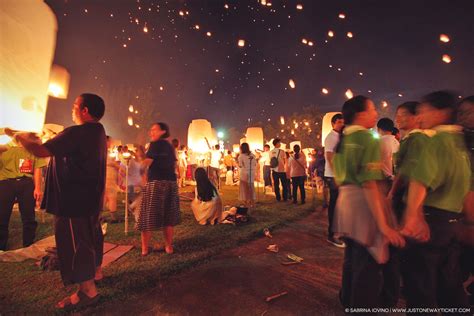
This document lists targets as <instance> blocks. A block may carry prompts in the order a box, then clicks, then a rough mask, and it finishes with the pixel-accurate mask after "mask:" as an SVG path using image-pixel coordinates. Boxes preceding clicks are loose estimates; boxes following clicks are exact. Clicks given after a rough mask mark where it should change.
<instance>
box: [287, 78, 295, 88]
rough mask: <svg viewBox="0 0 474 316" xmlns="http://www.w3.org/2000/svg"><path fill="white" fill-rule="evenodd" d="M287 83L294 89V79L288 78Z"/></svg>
mask: <svg viewBox="0 0 474 316" xmlns="http://www.w3.org/2000/svg"><path fill="white" fill-rule="evenodd" d="M288 84H289V85H290V88H291V89H294V88H295V87H296V85H295V81H294V80H293V79H290V80H288Z"/></svg>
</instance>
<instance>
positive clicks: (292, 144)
mask: <svg viewBox="0 0 474 316" xmlns="http://www.w3.org/2000/svg"><path fill="white" fill-rule="evenodd" d="M295 145H298V146H300V149H301V142H300V141H299V140H297V141H294V142H291V143H290V150H291V151H293V148H294V147H295Z"/></svg>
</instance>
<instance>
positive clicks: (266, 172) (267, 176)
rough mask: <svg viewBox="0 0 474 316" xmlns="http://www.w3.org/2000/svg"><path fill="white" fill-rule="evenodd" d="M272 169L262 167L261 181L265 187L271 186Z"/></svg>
mask: <svg viewBox="0 0 474 316" xmlns="http://www.w3.org/2000/svg"><path fill="white" fill-rule="evenodd" d="M271 174H272V169H271V167H270V166H263V181H264V183H265V186H266V187H267V186H272V176H271Z"/></svg>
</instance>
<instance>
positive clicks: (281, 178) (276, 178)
mask: <svg viewBox="0 0 474 316" xmlns="http://www.w3.org/2000/svg"><path fill="white" fill-rule="evenodd" d="M272 177H273V185H274V186H275V196H276V199H277V201H280V200H281V194H280V183H281V186H282V187H283V201H287V200H288V185H287V179H286V173H285V172H275V171H273V172H272Z"/></svg>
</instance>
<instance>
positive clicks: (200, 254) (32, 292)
mask: <svg viewBox="0 0 474 316" xmlns="http://www.w3.org/2000/svg"><path fill="white" fill-rule="evenodd" d="M191 190H193V188H192V187H188V188H187V191H191ZM221 192H222V199H223V202H224V205H238V201H237V196H238V188H237V187H224V188H223V189H222V191H221ZM307 196H308V197H307V204H305V205H293V204H291V203H287V202H276V201H275V198H274V197H272V196H268V195H267V196H263V195H262V194H260V201H259V202H258V203H257V206H256V207H255V208H254V209H253V210H252V211H251V221H250V222H249V223H247V224H245V225H242V226H233V225H216V226H200V225H198V224H197V222H196V221H195V219H194V216H193V214H192V211H191V209H190V202H182V204H181V210H182V223H181V224H180V225H178V226H176V228H175V238H174V248H175V253H174V254H172V255H167V254H165V253H156V252H154V253H152V254H150V255H149V256H147V257H141V256H140V234H139V232H137V231H133V230H132V232H130V233H129V234H128V235H125V234H124V232H123V223H122V224H113V225H111V224H109V225H108V230H107V235H106V236H105V241H107V242H111V243H117V244H122V245H133V246H135V248H134V249H132V250H131V251H130V252H129V253H127V254H126V255H125V256H123V257H122V258H120V259H119V260H117V261H116V262H113V263H112V264H111V265H109V266H108V267H106V268H105V269H104V275H105V278H104V280H103V281H102V282H101V283H100V284H99V291H100V293H101V301H100V302H99V304H101V303H105V302H108V303H113V302H114V301H120V300H122V299H125V298H127V299H130V298H133V297H135V296H138V295H140V294H142V293H143V292H144V291H146V290H147V289H150V288H153V287H154V286H156V284H157V281H159V280H160V279H163V278H166V277H167V276H170V275H172V274H176V273H179V272H180V271H183V270H184V269H187V268H190V267H193V266H195V265H196V264H199V263H202V262H205V261H207V260H212V257H213V256H214V255H216V254H218V253H220V252H222V251H223V250H226V249H229V248H233V247H236V246H238V245H239V244H242V243H245V242H247V241H249V240H252V239H255V238H257V237H260V236H262V235H263V232H262V230H263V229H264V228H270V229H275V228H278V227H280V226H284V225H285V224H287V223H289V222H292V221H295V220H297V219H299V218H302V217H304V216H307V215H308V214H309V213H310V212H311V211H313V210H314V209H315V207H316V203H318V200H316V199H315V200H313V199H312V198H311V191H308V192H307ZM122 207H123V205H122ZM131 227H133V223H132V225H131ZM52 233H53V229H52V217H51V216H49V215H46V216H45V223H40V225H39V227H38V233H37V239H41V238H43V237H46V236H49V235H51V234H52ZM161 240H162V235H161V232H157V233H155V234H154V236H153V241H154V242H158V241H161ZM152 244H153V243H152ZM19 246H21V222H20V219H19V214H18V212H14V214H13V216H12V219H11V222H10V243H9V247H10V249H11V248H15V247H19ZM0 275H1V276H2V277H1V281H0V314H8V313H15V314H16V313H28V314H31V313H34V314H47V313H54V311H55V308H54V305H55V303H56V302H58V301H59V300H61V299H62V298H63V297H64V296H66V295H68V294H69V293H71V292H72V291H74V290H75V287H73V286H71V287H67V288H65V287H64V286H63V285H62V282H61V279H60V276H59V272H58V271H53V272H44V271H41V270H40V269H39V268H38V266H36V265H35V262H34V261H33V260H28V261H24V262H21V263H5V262H0ZM85 312H94V308H90V309H88V310H85Z"/></svg>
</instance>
